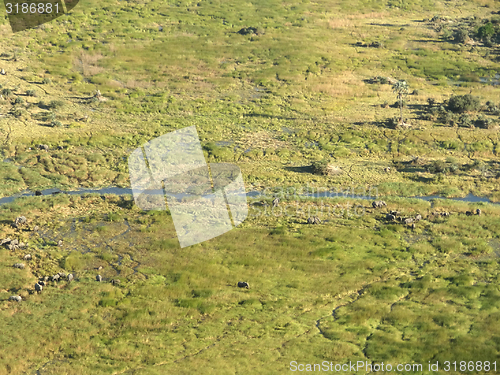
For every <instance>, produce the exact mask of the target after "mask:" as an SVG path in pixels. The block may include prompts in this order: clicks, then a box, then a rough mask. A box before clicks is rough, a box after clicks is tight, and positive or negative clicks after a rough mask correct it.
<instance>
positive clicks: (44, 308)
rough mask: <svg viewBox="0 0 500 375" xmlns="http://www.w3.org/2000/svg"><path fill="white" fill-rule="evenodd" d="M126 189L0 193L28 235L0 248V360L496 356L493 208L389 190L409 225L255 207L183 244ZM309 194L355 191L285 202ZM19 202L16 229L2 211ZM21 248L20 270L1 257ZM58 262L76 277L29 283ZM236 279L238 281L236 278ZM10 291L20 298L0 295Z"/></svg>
mask: <svg viewBox="0 0 500 375" xmlns="http://www.w3.org/2000/svg"><path fill="white" fill-rule="evenodd" d="M130 199H131V197H124V198H120V197H116V196H99V195H95V194H94V195H86V196H83V197H79V196H64V195H62V196H55V197H54V196H49V197H31V198H23V199H21V200H18V201H17V202H15V203H12V204H8V205H4V206H2V208H1V210H0V221H1V222H2V223H4V224H3V225H2V228H1V231H2V234H3V237H7V236H8V237H11V238H19V240H22V241H24V242H25V243H27V245H28V249H23V250H15V251H9V250H7V249H2V250H0V259H1V268H2V269H1V272H0V275H1V285H2V289H1V290H0V300H4V302H2V303H1V305H0V312H1V315H2V321H3V324H2V325H1V328H0V330H1V333H0V336H1V337H2V339H3V340H2V342H3V343H2V358H1V360H0V368H2V369H3V370H2V371H6V373H13V374H21V373H31V372H29V371H34V369H39V371H40V374H61V373H68V374H69V373H71V374H86V373H89V372H91V373H93V374H132V373H139V374H166V373H168V374H192V373H197V372H203V373H207V374H233V373H252V374H253V373H259V374H276V373H284V372H286V371H289V370H287V368H288V366H289V365H288V364H289V362H291V361H293V360H297V361H299V362H302V363H320V362H322V361H324V360H327V361H333V362H334V363H344V362H345V361H348V360H352V361H357V360H360V361H365V360H370V361H376V362H379V363H380V362H386V363H388V362H389V363H427V362H428V361H431V362H432V363H435V362H436V361H441V362H442V361H445V360H449V359H454V358H461V359H464V360H472V359H473V360H475V361H493V360H495V359H496V358H497V357H498V348H499V342H498V340H499V337H500V336H499V335H500V333H499V332H498V328H497V327H498V322H499V319H500V315H499V309H500V300H499V296H500V291H499V290H498V282H499V276H498V256H500V238H499V234H498V233H500V232H499V229H500V227H499V223H500V220H499V217H500V208H499V207H496V206H492V205H483V206H482V211H483V214H482V215H481V216H472V217H469V216H465V215H464V214H463V212H464V211H465V210H466V209H469V208H470V207H469V206H468V205H467V204H464V203H446V202H444V201H436V202H434V207H433V208H431V204H430V203H429V202H402V201H400V200H395V201H388V207H389V208H390V209H398V210H400V211H402V212H404V213H405V214H407V215H412V214H415V213H417V212H420V213H422V215H423V216H424V220H423V221H422V222H421V223H419V226H418V228H417V229H416V230H415V231H412V230H411V229H409V228H408V227H405V226H404V225H402V224H390V223H387V222H386V221H385V220H384V216H385V215H383V214H382V213H381V212H380V211H378V210H372V209H370V208H365V209H364V214H363V215H361V214H358V215H354V214H349V213H348V211H347V210H346V211H345V212H346V213H345V214H344V215H338V214H337V216H334V215H331V217H328V216H327V215H324V216H323V219H324V223H323V224H320V225H318V226H315V225H312V226H311V225H307V224H304V220H303V219H302V218H301V217H300V216H295V215H289V216H284V215H283V216H280V215H278V214H277V212H276V213H275V214H273V215H271V214H270V215H265V216H264V215H261V214H259V213H258V212H256V211H254V210H251V212H250V217H249V219H248V220H247V221H245V222H244V223H243V224H242V225H241V227H239V228H237V229H235V230H233V231H231V232H228V233H227V234H225V235H223V236H220V237H217V238H215V239H213V240H211V241H208V242H205V243H202V244H199V245H195V246H191V247H188V248H184V249H182V250H181V249H179V248H178V242H177V239H176V236H175V232H174V230H173V223H172V220H171V217H170V215H169V212H168V211H156V212H153V211H152V212H144V211H140V210H138V209H137V208H136V207H135V206H134V205H133V204H132V201H131V200H130ZM320 203H323V204H326V205H335V204H340V205H342V206H343V207H347V205H348V204H351V205H352V204H355V203H356V202H355V201H352V200H351V201H350V202H348V201H346V200H342V199H341V200H326V201H323V202H319V201H316V200H298V201H295V202H291V201H290V202H288V203H286V204H285V207H286V206H288V205H292V204H296V205H297V207H300V208H301V209H302V210H303V211H304V212H307V210H308V209H309V208H310V209H315V208H318V205H319V204H320ZM357 203H358V204H362V202H357ZM294 209H296V207H295V206H294ZM433 210H437V211H444V210H447V211H451V212H452V213H453V214H452V216H450V217H449V218H437V217H434V216H432V215H430V213H431V212H432V211H433ZM25 212H30V214H29V216H28V225H27V227H26V228H25V229H23V230H17V229H13V228H11V227H10V225H8V223H10V222H11V221H12V220H13V219H14V218H15V217H17V216H18V215H19V214H20V213H25ZM428 214H429V215H428ZM34 225H38V226H39V230H38V231H36V232H33V231H32V230H31V229H32V228H33V227H34ZM59 239H63V241H64V243H63V246H61V247H58V246H57V241H58V240H59ZM28 252H29V253H30V254H31V255H32V257H33V259H32V260H31V261H26V262H25V263H26V265H27V267H26V268H25V269H23V270H19V269H16V268H13V267H12V266H11V265H12V264H14V263H16V262H19V261H20V259H21V261H22V258H23V256H24V254H26V253H28ZM99 266H101V267H103V268H102V269H101V270H97V268H98V267H99ZM61 270H63V271H65V272H66V273H69V272H72V273H74V274H75V280H73V281H72V282H71V283H68V282H66V281H60V282H58V283H56V282H49V285H48V286H46V287H45V288H44V290H43V292H42V293H41V294H35V293H34V292H33V285H34V283H35V282H36V280H37V279H38V277H40V276H45V275H53V274H55V273H57V272H59V271H61ZM98 273H99V274H101V275H102V276H103V278H104V280H103V282H101V283H98V282H96V281H95V275H96V274H98ZM112 279H119V280H120V281H121V282H120V284H118V285H115V286H113V285H111V284H110V283H109V281H110V280H112ZM240 279H243V280H248V281H249V282H250V289H248V290H247V289H238V288H237V287H236V285H235V281H237V280H240ZM13 293H17V294H19V295H21V296H22V297H23V298H24V299H25V300H24V301H23V302H21V303H15V302H10V301H6V299H7V298H8V296H9V295H11V294H13ZM332 311H334V315H332ZM55 327H57V329H55ZM20 352H23V355H22V356H20V355H19V353H20ZM362 373H363V372H362ZM418 373H427V372H425V371H424V372H418ZM452 373H453V372H452ZM455 373H457V374H458V373H459V372H455ZM478 373H483V372H478Z"/></svg>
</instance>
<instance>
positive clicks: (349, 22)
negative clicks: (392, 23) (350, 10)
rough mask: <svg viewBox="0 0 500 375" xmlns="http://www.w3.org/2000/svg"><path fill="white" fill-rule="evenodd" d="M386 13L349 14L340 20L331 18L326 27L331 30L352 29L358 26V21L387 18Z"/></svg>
mask: <svg viewBox="0 0 500 375" xmlns="http://www.w3.org/2000/svg"><path fill="white" fill-rule="evenodd" d="M388 15H389V13H388V12H371V13H366V14H350V15H346V16H344V17H342V18H332V19H330V20H329V21H328V25H329V26H330V27H331V28H332V29H343V28H346V27H352V26H356V25H358V24H359V22H357V21H358V20H365V19H368V20H371V19H381V18H387V17H388Z"/></svg>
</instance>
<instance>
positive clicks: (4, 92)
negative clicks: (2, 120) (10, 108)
mask: <svg viewBox="0 0 500 375" xmlns="http://www.w3.org/2000/svg"><path fill="white" fill-rule="evenodd" d="M2 95H3V96H5V97H9V96H11V95H12V90H11V89H3V90H2Z"/></svg>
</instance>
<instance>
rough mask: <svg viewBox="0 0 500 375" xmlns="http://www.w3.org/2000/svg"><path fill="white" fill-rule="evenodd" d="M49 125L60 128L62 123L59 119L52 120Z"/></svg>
mask: <svg viewBox="0 0 500 375" xmlns="http://www.w3.org/2000/svg"><path fill="white" fill-rule="evenodd" d="M51 125H52V127H53V128H60V127H62V126H63V124H62V122H61V121H52V122H51Z"/></svg>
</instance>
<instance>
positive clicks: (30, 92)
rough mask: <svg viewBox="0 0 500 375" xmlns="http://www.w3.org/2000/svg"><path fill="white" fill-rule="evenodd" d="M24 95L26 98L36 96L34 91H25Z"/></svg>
mask: <svg viewBox="0 0 500 375" xmlns="http://www.w3.org/2000/svg"><path fill="white" fill-rule="evenodd" d="M26 95H27V96H36V92H35V90H26Z"/></svg>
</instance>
